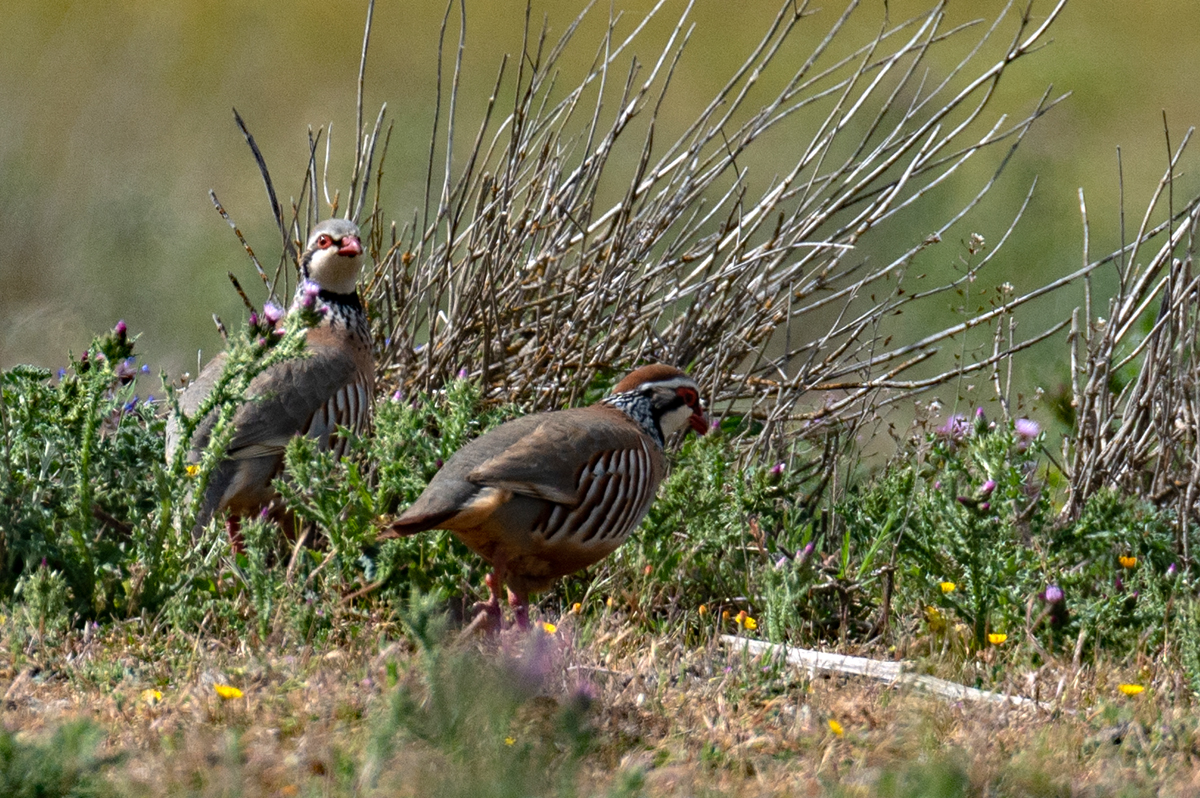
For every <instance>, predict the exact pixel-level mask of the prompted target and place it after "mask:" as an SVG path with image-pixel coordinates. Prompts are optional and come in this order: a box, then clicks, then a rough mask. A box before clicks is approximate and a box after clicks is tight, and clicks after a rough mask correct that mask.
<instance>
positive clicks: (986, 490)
mask: <svg viewBox="0 0 1200 798" xmlns="http://www.w3.org/2000/svg"><path fill="white" fill-rule="evenodd" d="M995 489H996V480H994V479H989V480H988V481H987V482H985V483H983V487H982V488H980V489H979V492H980V493H981V494H982V495H984V496H991V495H992V491H994V490H995Z"/></svg>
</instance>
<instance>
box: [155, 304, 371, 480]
mask: <svg viewBox="0 0 1200 798" xmlns="http://www.w3.org/2000/svg"><path fill="white" fill-rule="evenodd" d="M331 339H332V340H331ZM224 362H225V355H224V353H222V354H220V355H217V357H215V358H213V359H212V361H210V362H209V363H208V365H206V366H205V367H204V370H203V371H202V372H201V374H200V377H198V378H197V379H196V380H195V381H194V382H193V383H192V384H191V385H189V386H188V388H187V390H185V391H184V395H183V396H182V397H181V398H180V407H181V409H182V410H183V411H184V412H185V413H194V412H195V411H196V409H197V408H198V407H199V406H200V404H201V403H202V402H203V401H204V398H205V397H206V396H207V395H208V393H209V392H210V391H211V390H212V388H213V386H214V385H215V384H216V381H217V379H218V378H219V377H220V374H221V370H222V369H223V368H224ZM373 393H374V368H373V366H372V364H371V358H370V353H369V351H366V348H365V346H353V345H350V344H349V343H347V342H346V341H345V340H338V339H336V338H333V336H332V335H330V334H328V333H327V331H326V330H324V329H322V328H317V329H314V330H312V331H310V332H309V335H308V347H307V350H306V352H305V354H304V355H302V356H301V357H298V358H295V359H293V360H288V361H285V362H283V363H277V364H275V365H274V366H272V367H270V368H269V369H267V370H266V371H264V372H263V373H261V374H259V375H258V376H257V377H255V378H254V379H253V380H252V381H251V383H250V387H249V390H248V391H247V394H248V396H249V398H248V399H247V400H246V401H245V402H244V403H243V404H242V405H241V407H239V408H238V411H237V413H236V415H235V416H234V425H235V427H236V430H237V431H236V432H235V434H234V437H233V440H232V441H231V442H230V444H229V448H228V450H227V451H226V454H225V456H226V458H227V459H230V460H245V459H252V458H256V457H267V456H279V455H282V454H283V451H284V450H285V449H286V448H287V444H288V442H289V441H290V440H291V439H292V438H293V437H295V436H297V435H307V436H310V437H313V438H316V439H317V440H318V441H319V442H320V445H321V446H322V448H326V447H329V446H331V445H332V446H333V448H334V449H335V451H337V452H338V454H339V455H341V454H342V453H343V452H342V449H343V448H344V447H345V442H344V441H340V440H338V439H336V437H334V435H333V433H334V430H336V428H337V426H338V425H339V424H340V425H342V426H345V427H349V428H351V429H354V430H355V431H358V432H362V431H363V430H365V429H366V427H367V424H368V423H369V419H370V414H371V407H372V396H373ZM215 421H216V419H215V417H214V416H212V415H210V416H209V417H208V418H205V419H204V421H203V422H201V424H200V426H199V427H198V428H197V430H196V434H195V435H194V436H193V440H192V445H191V449H192V452H193V453H194V454H196V455H198V454H199V452H200V451H202V450H203V449H204V447H205V446H207V444H208V439H209V436H210V435H211V432H212V425H213V423H215ZM178 443H179V441H178V428H177V425H176V424H175V422H174V420H172V421H171V422H170V423H169V425H168V433H167V446H168V453H170V452H172V451H173V450H174V447H175V446H177V445H178Z"/></svg>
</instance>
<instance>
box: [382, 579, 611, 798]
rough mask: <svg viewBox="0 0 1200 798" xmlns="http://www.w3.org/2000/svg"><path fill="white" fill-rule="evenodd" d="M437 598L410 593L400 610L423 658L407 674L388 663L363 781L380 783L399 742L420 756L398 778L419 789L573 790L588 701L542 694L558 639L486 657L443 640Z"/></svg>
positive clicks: (585, 742)
mask: <svg viewBox="0 0 1200 798" xmlns="http://www.w3.org/2000/svg"><path fill="white" fill-rule="evenodd" d="M438 604H439V602H438V601H437V600H434V599H430V598H428V597H422V596H421V595H420V594H419V593H417V592H415V591H414V593H413V596H412V599H411V601H410V602H409V607H408V609H407V610H405V612H404V613H403V620H404V622H405V625H406V627H407V628H408V631H409V633H410V635H411V636H412V638H413V639H414V640H415V641H416V642H417V644H418V645H419V647H420V660H419V663H418V666H417V667H416V668H415V669H414V670H413V671H412V672H410V673H408V674H405V675H404V676H403V677H402V676H401V675H400V674H399V673H398V671H397V670H396V669H395V667H394V666H393V669H392V671H391V678H392V680H393V681H394V686H393V688H392V690H391V694H390V696H389V697H388V700H387V705H386V707H385V708H384V709H383V710H382V711H381V712H380V713H379V716H378V717H377V718H375V720H374V722H373V723H372V724H371V726H372V729H373V732H372V735H371V739H370V741H369V743H368V748H367V754H366V758H365V760H364V763H363V766H362V768H361V770H360V775H359V784H358V786H359V789H360V790H369V789H373V788H376V787H377V786H378V785H379V784H380V783H383V784H385V785H386V784H387V783H388V778H387V777H386V776H383V777H381V774H382V772H383V770H384V766H385V763H386V762H387V761H388V760H389V759H390V758H391V757H392V755H393V754H394V753H395V752H396V751H397V750H398V749H399V748H400V747H401V746H402V745H403V746H404V747H406V748H412V747H414V746H415V747H416V749H417V750H418V751H419V752H420V753H419V761H420V763H421V764H419V765H418V766H417V768H416V769H415V772H412V771H409V772H405V773H404V774H403V780H402V782H401V783H403V784H407V785H409V787H410V788H411V787H412V786H414V785H415V787H416V792H417V793H418V794H423V795H447V796H452V795H461V796H497V798H499V797H500V796H538V795H562V796H569V795H573V794H575V788H574V782H575V776H576V772H577V768H578V765H579V762H580V759H581V757H582V756H583V755H584V754H585V753H586V752H587V751H588V748H589V746H590V741H591V736H592V733H591V730H590V729H589V727H588V722H587V714H588V705H589V703H590V701H589V699H588V697H587V695H586V694H585V693H582V692H579V693H576V694H574V695H569V696H567V697H566V698H565V699H563V700H561V701H557V700H554V699H547V698H545V697H544V691H545V689H546V688H548V687H549V685H548V684H547V683H546V681H547V677H548V676H549V675H550V674H551V673H552V672H553V671H554V669H553V668H552V667H551V664H552V661H553V660H554V659H555V658H556V657H558V656H559V652H558V651H557V645H558V643H557V641H556V640H554V639H553V638H551V637H549V636H547V635H541V634H536V635H535V636H533V637H531V638H530V639H528V640H527V641H526V645H525V646H524V648H525V650H524V651H521V652H519V653H517V654H515V655H499V656H496V655H493V656H486V657H485V656H484V655H483V654H481V653H480V652H477V651H474V650H470V649H466V650H463V649H455V648H449V647H446V646H445V645H444V643H443V641H444V639H445V636H446V635H445V632H446V619H445V617H444V616H441V615H439V614H438V613H437V610H436V607H437V605H438ZM539 696H543V697H540V698H539ZM547 704H550V705H551V706H547ZM396 786H397V787H398V786H400V785H399V784H398V785H396Z"/></svg>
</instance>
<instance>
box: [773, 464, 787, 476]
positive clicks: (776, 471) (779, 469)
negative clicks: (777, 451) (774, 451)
mask: <svg viewBox="0 0 1200 798" xmlns="http://www.w3.org/2000/svg"><path fill="white" fill-rule="evenodd" d="M784 467H785V464H784V462H783V461H782V460H780V461H779V462H778V463H776V464H775V465H773V466H771V476H773V477H777V476H779V475H781V474H782V473H783V469H784Z"/></svg>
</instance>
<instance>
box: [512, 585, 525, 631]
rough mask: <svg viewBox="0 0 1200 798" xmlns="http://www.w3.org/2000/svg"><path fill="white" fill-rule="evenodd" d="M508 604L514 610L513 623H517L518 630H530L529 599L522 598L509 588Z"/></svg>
mask: <svg viewBox="0 0 1200 798" xmlns="http://www.w3.org/2000/svg"><path fill="white" fill-rule="evenodd" d="M508 604H509V606H510V607H512V608H513V621H515V622H516V624H517V628H519V629H528V628H529V599H528V597H526V596H522V595H521V594H519V593H517V592H515V591H513V589H512V588H509V590H508Z"/></svg>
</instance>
